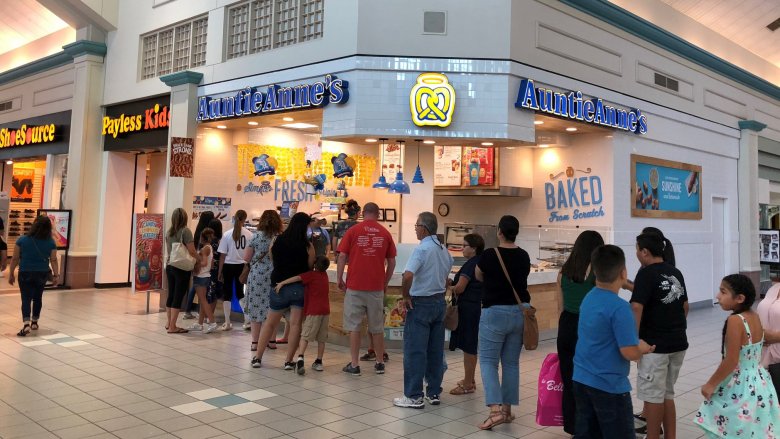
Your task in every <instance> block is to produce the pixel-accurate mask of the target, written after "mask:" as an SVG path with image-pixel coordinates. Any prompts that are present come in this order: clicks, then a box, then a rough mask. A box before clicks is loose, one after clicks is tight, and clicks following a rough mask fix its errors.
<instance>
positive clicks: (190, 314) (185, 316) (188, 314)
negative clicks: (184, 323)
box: [182, 312, 195, 320]
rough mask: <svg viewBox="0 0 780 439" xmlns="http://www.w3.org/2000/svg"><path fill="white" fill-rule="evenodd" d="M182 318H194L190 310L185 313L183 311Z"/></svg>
mask: <svg viewBox="0 0 780 439" xmlns="http://www.w3.org/2000/svg"><path fill="white" fill-rule="evenodd" d="M182 318H183V319H184V320H192V319H194V318H195V316H194V315H192V313H191V312H185V313H184V316H182Z"/></svg>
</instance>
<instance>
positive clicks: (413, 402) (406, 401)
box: [393, 396, 425, 409]
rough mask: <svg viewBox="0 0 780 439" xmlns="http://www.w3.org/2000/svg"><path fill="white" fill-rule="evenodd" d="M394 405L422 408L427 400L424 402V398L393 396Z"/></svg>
mask: <svg viewBox="0 0 780 439" xmlns="http://www.w3.org/2000/svg"><path fill="white" fill-rule="evenodd" d="M393 405H394V406H396V407H403V408H410V409H421V408H423V407H425V402H423V399H422V398H417V399H412V398H408V397H406V396H403V397H401V398H393Z"/></svg>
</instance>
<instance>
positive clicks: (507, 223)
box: [498, 215, 520, 242]
mask: <svg viewBox="0 0 780 439" xmlns="http://www.w3.org/2000/svg"><path fill="white" fill-rule="evenodd" d="M498 230H499V231H501V234H502V235H504V239H506V240H507V241H509V242H515V239H517V234H518V233H520V221H518V220H517V218H515V217H514V216H512V215H504V216H502V217H501V219H500V220H498Z"/></svg>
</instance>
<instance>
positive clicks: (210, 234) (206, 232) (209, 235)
mask: <svg viewBox="0 0 780 439" xmlns="http://www.w3.org/2000/svg"><path fill="white" fill-rule="evenodd" d="M200 238H201V239H205V240H206V242H211V240H212V239H214V231H213V230H211V229H210V228H208V227H206V228H205V229H203V230H201V232H200ZM198 242H200V241H198Z"/></svg>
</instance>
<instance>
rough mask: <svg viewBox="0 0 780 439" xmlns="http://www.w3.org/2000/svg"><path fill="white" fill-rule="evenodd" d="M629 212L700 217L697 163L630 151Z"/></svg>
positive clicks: (664, 216)
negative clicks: (647, 155) (659, 157)
mask: <svg viewBox="0 0 780 439" xmlns="http://www.w3.org/2000/svg"><path fill="white" fill-rule="evenodd" d="M630 184H631V216H634V217H645V218H675V219H701V214H702V208H701V202H702V197H701V193H702V186H701V166H697V165H691V164H687V163H680V162H674V161H670V160H662V159H657V158H653V157H645V156H640V155H635V154H632V155H631V180H630Z"/></svg>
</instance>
